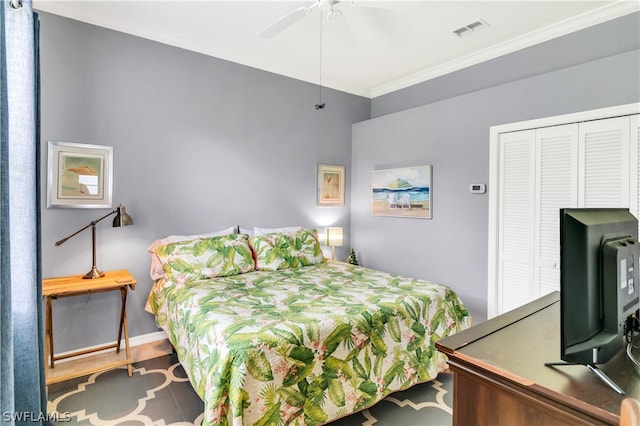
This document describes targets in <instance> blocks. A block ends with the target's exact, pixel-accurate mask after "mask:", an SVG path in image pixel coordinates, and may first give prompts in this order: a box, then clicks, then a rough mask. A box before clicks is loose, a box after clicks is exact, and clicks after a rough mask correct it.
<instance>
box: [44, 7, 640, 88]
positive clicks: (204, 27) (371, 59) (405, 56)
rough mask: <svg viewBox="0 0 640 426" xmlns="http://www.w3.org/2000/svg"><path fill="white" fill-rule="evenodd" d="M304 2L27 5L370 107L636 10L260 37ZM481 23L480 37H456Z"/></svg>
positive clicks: (397, 21) (296, 26)
mask: <svg viewBox="0 0 640 426" xmlns="http://www.w3.org/2000/svg"><path fill="white" fill-rule="evenodd" d="M324 1H326V0H324ZM311 3H313V0H309V1H244V0H235V1H211V0H210V1H184V0H171V1H166V0H155V1H149V0H146V1H123V0H120V1H99V0H82V1H59V0H34V8H35V9H38V10H41V11H44V12H49V13H53V14H57V15H62V16H66V17H69V18H73V19H77V20H79V21H84V22H88V23H91V24H95V25H99V26H102V27H106V28H111V29H114V30H117V31H122V32H125V33H129V34H133V35H136V36H140V37H144V38H148V39H151V40H156V41H159V42H162V43H166V44H169V45H173V46H178V47H181V48H184V49H189V50H193V51H196V52H200V53H204V54H206V55H211V56H215V57H218V58H222V59H226V60H229V61H232V62H236V63H239V64H244V65H248V66H251V67H254V68H259V69H262V70H266V71H270V72H273V73H277V74H281V75H285V76H288V77H292V78H296V79H299V80H303V81H307V82H311V83H315V84H318V83H321V84H322V86H324V87H331V88H334V89H338V90H342V91H345V92H348V93H353V94H356V95H361V96H365V97H369V98H374V97H377V96H380V95H383V94H386V93H389V92H392V91H394V90H398V89H402V88H404V87H408V86H410V85H413V84H416V83H419V82H422V81H426V80H428V79H431V78H435V77H438V76H440V75H443V74H446V73H449V72H452V71H455V70H458V69H461V68H464V67H467V66H470V65H473V64H476V63H480V62H482V61H485V60H488V59H491V58H495V57H498V56H500V55H503V54H506V53H509V52H513V51H515V50H518V49H522V48H525V47H528V46H531V45H533V44H536V43H540V42H543V41H546V40H549V39H552V38H555V37H559V36H561V35H564V34H568V33H570V32H573V31H577V30H580V29H583V28H586V27H589V26H591V25H595V24H598V23H601V22H604V21H607V20H610V19H614V18H617V17H620V16H623V15H626V14H629V13H632V12H635V11H638V10H640V2H638V1H637V0H625V1H593V0H588V1H577V0H571V1H551V0H550V1H518V0H511V1H451V0H449V1H355V0H351V1H350V0H344V1H341V2H339V3H338V4H336V5H335V6H334V7H335V9H337V10H339V11H340V12H342V15H341V16H337V17H335V18H333V19H331V20H329V19H327V18H326V14H327V12H326V10H325V11H322V10H319V9H315V10H313V11H312V12H311V13H310V14H308V15H304V14H303V15H301V17H300V19H298V20H296V21H295V22H294V23H293V24H291V25H289V26H288V27H286V28H285V29H284V30H282V31H280V32H279V33H277V34H276V35H274V36H272V37H263V36H261V35H260V32H261V31H262V30H263V29H265V28H266V27H268V26H270V25H271V24H273V23H274V22H276V21H277V20H278V19H280V18H281V17H283V16H285V15H287V14H288V13H289V12H291V11H292V10H294V9H296V8H298V7H306V6H309V5H310V4H311ZM321 19H322V33H323V37H322V63H321V66H320V57H321V55H320V26H321ZM480 19H481V20H483V21H485V22H486V23H488V24H489V26H488V27H487V28H486V29H482V30H481V31H468V32H467V33H468V34H469V35H466V36H463V37H458V36H456V35H455V34H454V33H453V31H454V30H456V29H458V28H460V27H463V26H465V25H468V24H470V23H472V22H475V21H478V20H480Z"/></svg>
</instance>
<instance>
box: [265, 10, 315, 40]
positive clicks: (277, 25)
mask: <svg viewBox="0 0 640 426" xmlns="http://www.w3.org/2000/svg"><path fill="white" fill-rule="evenodd" d="M309 10H310V9H309V8H308V7H299V8H297V9H294V10H292V11H291V12H289V13H287V14H286V15H284V16H283V17H282V18H280V19H278V20H277V21H276V22H274V23H273V24H271V25H269V26H268V27H266V28H265V29H263V30H262V31H260V32H259V33H258V34H260V37H264V38H270V37H273V36H275V35H276V34H278V33H279V32H281V31H282V30H284V29H285V28H287V27H288V26H290V25H291V24H293V23H294V22H296V21H297V20H298V19H300V18H302V17H304V16H306V15H307V14H308V13H309Z"/></svg>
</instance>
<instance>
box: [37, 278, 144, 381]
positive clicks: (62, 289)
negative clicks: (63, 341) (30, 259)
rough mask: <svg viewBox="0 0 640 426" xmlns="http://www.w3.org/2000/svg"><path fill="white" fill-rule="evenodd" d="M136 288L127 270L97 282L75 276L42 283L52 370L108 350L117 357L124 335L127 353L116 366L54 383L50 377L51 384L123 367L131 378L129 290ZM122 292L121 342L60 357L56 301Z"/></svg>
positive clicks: (109, 366) (76, 373) (119, 333)
mask: <svg viewBox="0 0 640 426" xmlns="http://www.w3.org/2000/svg"><path fill="white" fill-rule="evenodd" d="M135 286H136V280H135V278H133V276H132V275H131V274H130V273H129V272H128V271H126V270H119V271H109V272H106V273H105V275H104V277H101V278H96V279H83V278H82V275H71V276H67V277H57V278H47V279H44V280H42V296H43V297H45V299H46V308H45V316H46V342H45V351H46V352H45V359H47V360H48V363H49V366H50V367H51V368H54V366H55V364H54V363H55V361H57V360H60V359H66V358H72V357H76V356H79V355H85V354H88V353H93V352H98V351H103V350H106V349H112V348H115V350H116V353H120V342H121V341H122V337H123V336H122V332H123V331H124V343H125V350H126V359H124V360H120V361H116V362H112V363H109V364H106V365H101V366H97V367H94V368H91V369H86V370H81V371H76V372H74V373H73V374H72V375H65V376H63V377H57V378H55V379H51V378H49V377H47V384H51V383H55V382H60V381H64V380H68V379H71V378H73V377H80V376H84V375H87V374H91V373H95V372H98V371H104V370H109V369H112V368H115V367H119V366H121V365H126V366H127V372H128V373H129V376H131V375H132V374H133V369H132V366H131V352H130V349H129V328H128V326H127V311H126V302H127V290H128V289H131V290H134V289H135ZM115 290H120V296H121V306H120V325H119V327H118V339H117V340H116V342H115V343H113V344H109V345H104V346H100V347H96V348H92V349H86V350H82V351H77V352H72V353H67V354H64V355H60V356H56V355H55V353H54V350H53V318H52V301H53V300H54V299H59V298H62V297H70V296H80V295H86V294H91V293H101V292H105V291H115Z"/></svg>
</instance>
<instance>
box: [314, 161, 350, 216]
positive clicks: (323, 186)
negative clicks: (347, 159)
mask: <svg viewBox="0 0 640 426" xmlns="http://www.w3.org/2000/svg"><path fill="white" fill-rule="evenodd" d="M318 205H319V206H344V166H332V165H329V164H318Z"/></svg>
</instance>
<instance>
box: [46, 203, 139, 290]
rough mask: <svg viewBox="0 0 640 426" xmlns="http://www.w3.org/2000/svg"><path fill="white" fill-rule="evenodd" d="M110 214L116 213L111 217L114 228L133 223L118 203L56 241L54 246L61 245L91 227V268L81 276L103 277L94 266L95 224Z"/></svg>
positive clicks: (88, 277) (102, 273)
mask: <svg viewBox="0 0 640 426" xmlns="http://www.w3.org/2000/svg"><path fill="white" fill-rule="evenodd" d="M116 213H117V214H116ZM112 214H116V217H115V218H113V227H114V228H115V227H119V226H127V225H133V219H131V216H129V215H128V214H127V212H126V211H125V208H124V206H123V205H122V204H120V205H119V206H118V207H117V208H116V209H115V210H113V211H111V212H109V213H107V214H106V215H104V216H102V217H101V218H100V219H97V220H94V221H93V222H91V223H90V224H88V225H87V226H85V227H84V228H82V229H80V230H78V231H76V232H74V233H73V234H71V235H69V236H68V237H66V238H63V239H61V240H60V241H58V242H57V243H56V247H57V246H59V245H61V244H64V243H65V242H66V241H67V240H68V239H69V238H71V237H74V236H75V235H77V234H79V233H80V232H82V231H84V230H85V229H87V228H88V227H91V237H92V242H93V265H92V266H91V270H90V271H89V272H87V273H86V274H85V275H84V276H83V277H82V278H85V279H94V278H100V277H104V272H102V271H100V270H99V269H98V267H97V266H96V224H97V223H98V222H100V221H101V220H103V219H106V218H107V217H109V216H111V215H112Z"/></svg>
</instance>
